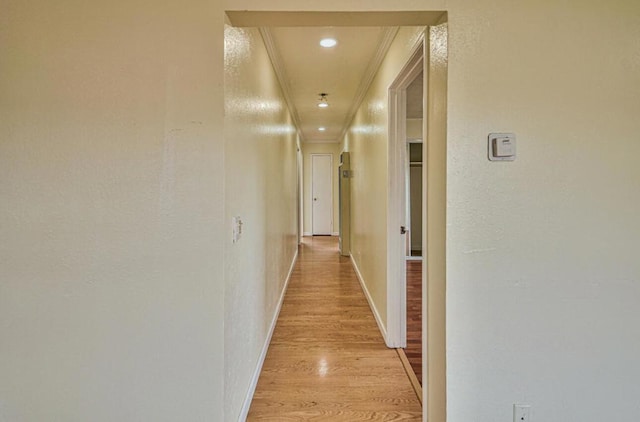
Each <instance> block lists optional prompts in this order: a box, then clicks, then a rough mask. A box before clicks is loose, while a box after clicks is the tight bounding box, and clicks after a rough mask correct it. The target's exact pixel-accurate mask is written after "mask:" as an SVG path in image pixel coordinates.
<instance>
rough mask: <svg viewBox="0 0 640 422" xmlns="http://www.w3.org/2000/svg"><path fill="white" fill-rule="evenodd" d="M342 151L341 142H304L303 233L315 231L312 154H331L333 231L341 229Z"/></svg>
mask: <svg viewBox="0 0 640 422" xmlns="http://www.w3.org/2000/svg"><path fill="white" fill-rule="evenodd" d="M341 152H342V150H341V148H340V144H339V143H320V142H305V143H303V144H302V156H303V165H302V168H303V171H304V175H303V178H302V180H303V186H304V189H303V190H304V193H303V201H304V205H303V213H304V230H303V233H305V234H306V235H311V233H312V232H313V230H312V225H311V210H312V206H313V202H312V198H311V193H312V192H311V190H312V189H311V154H331V157H332V160H333V161H332V163H333V174H332V177H333V179H332V181H333V184H332V194H333V232H334V233H338V230H339V229H340V227H339V226H340V215H339V200H340V198H339V197H338V183H339V179H338V168H339V166H340V153H341Z"/></svg>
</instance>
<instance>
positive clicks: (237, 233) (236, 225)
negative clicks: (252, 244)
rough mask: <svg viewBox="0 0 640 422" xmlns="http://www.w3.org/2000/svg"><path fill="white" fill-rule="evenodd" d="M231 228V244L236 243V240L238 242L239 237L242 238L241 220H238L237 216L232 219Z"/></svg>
mask: <svg viewBox="0 0 640 422" xmlns="http://www.w3.org/2000/svg"><path fill="white" fill-rule="evenodd" d="M232 226H233V235H232V236H233V237H232V241H233V243H236V242H237V241H238V240H240V237H242V218H240V217H239V216H238V217H233V219H232Z"/></svg>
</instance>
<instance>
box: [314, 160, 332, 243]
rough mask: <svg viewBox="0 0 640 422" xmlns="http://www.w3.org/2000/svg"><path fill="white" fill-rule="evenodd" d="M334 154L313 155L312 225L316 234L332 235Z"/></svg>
mask: <svg viewBox="0 0 640 422" xmlns="http://www.w3.org/2000/svg"><path fill="white" fill-rule="evenodd" d="M332 161H333V160H332V156H331V155H330V154H313V155H311V226H312V230H313V233H312V234H314V235H331V232H332V228H333V227H332V226H333V224H332V223H333V194H332V189H331V185H332V177H331V175H332V173H333V170H332V164H333V163H332Z"/></svg>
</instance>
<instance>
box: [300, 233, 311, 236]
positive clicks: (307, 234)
mask: <svg viewBox="0 0 640 422" xmlns="http://www.w3.org/2000/svg"><path fill="white" fill-rule="evenodd" d="M302 235H303V236H313V235H312V234H311V232H304V233H302Z"/></svg>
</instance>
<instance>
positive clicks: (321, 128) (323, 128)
mask: <svg viewBox="0 0 640 422" xmlns="http://www.w3.org/2000/svg"><path fill="white" fill-rule="evenodd" d="M318 130H319V131H320V132H324V131H325V130H327V128H326V127H319V128H318Z"/></svg>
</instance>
